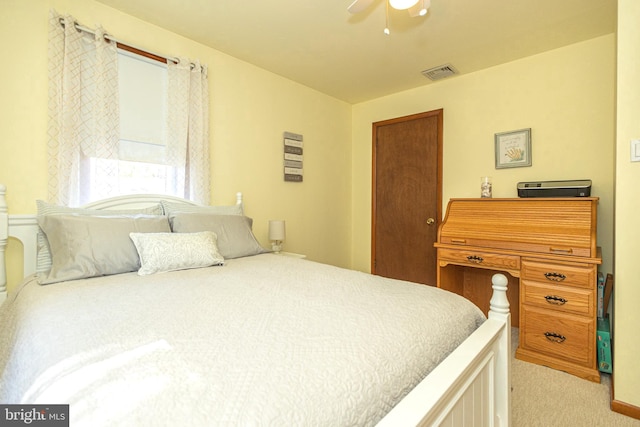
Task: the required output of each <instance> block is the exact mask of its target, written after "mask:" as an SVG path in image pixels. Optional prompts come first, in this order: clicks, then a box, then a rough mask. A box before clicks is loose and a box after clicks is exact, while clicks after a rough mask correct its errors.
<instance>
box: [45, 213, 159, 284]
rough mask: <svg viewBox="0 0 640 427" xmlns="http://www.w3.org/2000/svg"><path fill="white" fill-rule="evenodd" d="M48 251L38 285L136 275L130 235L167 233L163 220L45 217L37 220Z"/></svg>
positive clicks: (137, 260)
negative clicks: (47, 268)
mask: <svg viewBox="0 0 640 427" xmlns="http://www.w3.org/2000/svg"><path fill="white" fill-rule="evenodd" d="M38 225H40V228H41V229H42V231H43V232H44V233H45V234H46V236H47V240H48V241H49V248H50V250H51V259H52V261H53V262H52V266H51V270H50V271H49V273H48V274H43V275H41V276H40V283H41V284H43V285H44V284H50V283H56V282H61V281H64V280H75V279H82V278H87V277H94V276H106V275H110V274H118V273H126V272H129V271H137V270H138V269H139V268H140V259H139V257H138V252H137V251H136V247H135V245H134V244H133V242H132V241H131V239H130V238H129V234H130V233H132V232H144V233H153V232H158V233H159V232H169V231H171V229H170V227H169V221H168V220H167V217H165V216H151V215H139V216H120V217H116V216H110V217H99V216H88V215H47V216H43V217H40V218H38Z"/></svg>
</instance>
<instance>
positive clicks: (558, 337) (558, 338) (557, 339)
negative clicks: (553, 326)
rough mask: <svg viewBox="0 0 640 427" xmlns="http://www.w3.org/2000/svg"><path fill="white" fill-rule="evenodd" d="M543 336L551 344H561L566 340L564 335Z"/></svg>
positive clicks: (551, 333)
mask: <svg viewBox="0 0 640 427" xmlns="http://www.w3.org/2000/svg"><path fill="white" fill-rule="evenodd" d="M544 336H545V337H546V338H547V339H548V340H549V341H551V342H557V343H562V342H564V340H566V339H567V338H566V337H565V336H564V335H560V334H556V333H555V332H545V333H544Z"/></svg>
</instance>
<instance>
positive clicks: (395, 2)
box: [347, 0, 431, 17]
mask: <svg viewBox="0 0 640 427" xmlns="http://www.w3.org/2000/svg"><path fill="white" fill-rule="evenodd" d="M374 1H375V0H354V1H353V3H351V5H350V6H349V7H347V10H348V11H349V13H354V14H355V13H359V12H362V11H363V10H365V9H366V8H368V7H369V6H371V4H372V3H373V2H374ZM388 1H389V5H390V6H391V7H392V8H394V9H398V10H407V11H408V12H409V15H410V16H411V17H415V16H424V15H426V14H427V10H428V9H429V6H431V0H388Z"/></svg>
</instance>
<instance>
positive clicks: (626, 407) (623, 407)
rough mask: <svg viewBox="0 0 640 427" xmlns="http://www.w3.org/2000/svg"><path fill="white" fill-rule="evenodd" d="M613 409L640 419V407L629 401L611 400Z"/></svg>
mask: <svg viewBox="0 0 640 427" xmlns="http://www.w3.org/2000/svg"><path fill="white" fill-rule="evenodd" d="M611 410H612V411H613V412H617V413H619V414H622V415H626V416H627V417H631V418H635V419H637V420H640V407H638V406H634V405H631V404H629V403H625V402H620V401H619V400H612V401H611Z"/></svg>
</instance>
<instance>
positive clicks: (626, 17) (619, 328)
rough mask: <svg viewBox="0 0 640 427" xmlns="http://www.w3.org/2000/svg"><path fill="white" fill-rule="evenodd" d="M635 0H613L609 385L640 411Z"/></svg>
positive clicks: (639, 37)
mask: <svg viewBox="0 0 640 427" xmlns="http://www.w3.org/2000/svg"><path fill="white" fill-rule="evenodd" d="M638 22H640V2H638V1H637V0H618V81H617V85H618V92H617V94H618V96H617V138H616V140H617V144H616V148H617V150H616V173H615V176H616V188H615V201H616V203H615V224H616V227H615V254H616V259H615V291H614V307H615V318H614V320H615V323H614V337H615V342H614V354H613V368H614V384H615V396H614V398H615V399H616V400H617V401H621V402H625V403H628V404H631V405H634V406H635V407H636V414H637V413H638V412H637V411H640V366H638V359H639V358H640V336H639V335H638V327H639V326H640V310H639V307H640V274H639V269H638V255H639V254H640V228H638V218H639V214H638V213H639V212H640V189H639V188H638V183H640V163H635V162H634V163H631V162H630V148H629V146H630V141H631V140H632V139H640V127H639V124H640V28H638Z"/></svg>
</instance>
